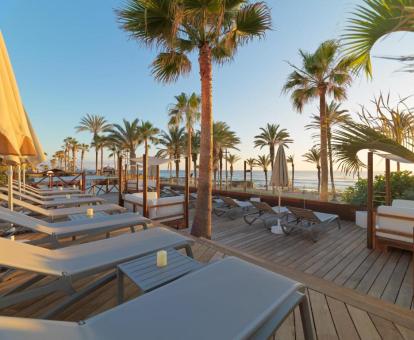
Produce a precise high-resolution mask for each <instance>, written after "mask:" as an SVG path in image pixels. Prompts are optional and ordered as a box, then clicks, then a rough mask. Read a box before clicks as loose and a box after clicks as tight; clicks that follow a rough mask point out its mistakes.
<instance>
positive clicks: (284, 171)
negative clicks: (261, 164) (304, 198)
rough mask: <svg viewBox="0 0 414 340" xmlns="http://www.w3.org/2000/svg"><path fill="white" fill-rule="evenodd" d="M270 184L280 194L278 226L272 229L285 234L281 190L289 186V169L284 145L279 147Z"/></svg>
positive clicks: (274, 231) (276, 232)
mask: <svg viewBox="0 0 414 340" xmlns="http://www.w3.org/2000/svg"><path fill="white" fill-rule="evenodd" d="M270 184H271V185H272V186H275V187H277V188H278V194H279V214H278V218H277V225H276V226H273V227H272V232H273V233H275V234H281V233H282V232H283V231H282V228H281V225H280V209H281V195H282V192H281V189H282V188H284V187H287V186H288V185H289V175H288V167H287V161H286V155H285V149H284V147H283V145H279V148H278V149H277V153H276V158H275V163H274V164H273V171H272V178H271V179H270Z"/></svg>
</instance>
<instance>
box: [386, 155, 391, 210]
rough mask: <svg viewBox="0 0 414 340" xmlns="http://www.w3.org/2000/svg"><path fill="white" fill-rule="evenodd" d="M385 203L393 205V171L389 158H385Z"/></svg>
mask: <svg viewBox="0 0 414 340" xmlns="http://www.w3.org/2000/svg"><path fill="white" fill-rule="evenodd" d="M385 205H391V171H390V160H389V159H388V158H386V159H385Z"/></svg>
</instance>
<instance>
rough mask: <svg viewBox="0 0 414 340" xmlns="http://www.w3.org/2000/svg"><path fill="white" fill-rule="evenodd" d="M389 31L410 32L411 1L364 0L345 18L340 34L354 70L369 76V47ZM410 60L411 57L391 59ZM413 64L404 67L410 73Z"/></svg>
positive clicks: (413, 25) (412, 24)
mask: <svg viewBox="0 0 414 340" xmlns="http://www.w3.org/2000/svg"><path fill="white" fill-rule="evenodd" d="M393 32H414V1H413V0H364V5H358V7H357V9H356V10H355V11H354V12H353V17H352V18H351V19H350V20H349V25H348V27H347V28H346V31H345V34H344V35H343V40H344V45H345V48H346V52H347V53H348V55H350V56H352V57H353V58H354V59H355V62H354V64H355V66H356V67H357V69H358V70H359V69H364V70H365V72H366V73H367V74H368V75H369V76H372V65H371V50H372V48H373V47H374V45H375V44H376V43H377V42H378V41H379V40H380V39H381V38H382V37H385V36H387V35H388V34H390V33H393ZM395 59H397V60H401V61H413V60H414V57H413V56H403V57H397V58H395ZM413 66H414V65H409V67H408V68H407V69H406V70H407V71H410V72H412V71H413Z"/></svg>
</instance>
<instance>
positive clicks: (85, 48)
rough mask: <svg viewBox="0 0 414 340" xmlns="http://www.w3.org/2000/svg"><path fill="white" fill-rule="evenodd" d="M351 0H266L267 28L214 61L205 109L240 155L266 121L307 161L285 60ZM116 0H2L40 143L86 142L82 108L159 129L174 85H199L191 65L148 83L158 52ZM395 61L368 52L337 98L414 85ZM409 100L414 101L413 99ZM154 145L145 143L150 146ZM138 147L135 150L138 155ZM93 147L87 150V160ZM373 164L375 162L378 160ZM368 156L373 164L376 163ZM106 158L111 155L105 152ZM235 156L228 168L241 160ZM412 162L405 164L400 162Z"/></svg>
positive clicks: (365, 100)
mask: <svg viewBox="0 0 414 340" xmlns="http://www.w3.org/2000/svg"><path fill="white" fill-rule="evenodd" d="M360 2H361V1H358V0H313V1H308V0H300V1H282V0H278V1H276V0H273V1H267V4H268V6H269V7H270V8H271V11H272V30H271V31H269V32H268V33H267V35H266V37H265V38H264V39H262V40H256V41H254V42H252V43H250V44H248V45H246V46H243V47H242V48H240V50H239V51H238V54H237V55H236V57H235V60H234V61H233V62H232V63H228V64H225V65H223V66H215V67H214V70H213V113H214V119H215V120H221V121H225V122H227V123H228V124H229V125H230V127H231V128H232V129H233V130H234V131H235V132H236V133H237V135H238V136H239V137H240V139H241V144H240V146H239V148H240V152H237V153H238V154H239V156H240V157H241V158H242V159H245V158H249V157H256V156H257V155H259V154H264V153H266V152H267V150H265V149H263V150H259V149H254V147H253V138H254V136H255V135H257V134H258V133H259V128H260V127H263V126H265V125H266V124H267V123H276V124H280V126H281V127H282V128H285V129H287V130H288V131H289V132H290V134H291V137H292V138H293V139H294V143H293V144H292V145H291V146H290V147H289V150H287V154H293V155H295V163H296V164H295V165H296V168H297V169H298V170H308V169H313V165H312V164H309V163H306V162H304V161H303V158H302V157H301V155H302V154H303V153H305V152H306V151H307V150H308V149H309V148H310V147H311V146H312V145H313V144H314V142H313V140H312V138H311V135H312V132H311V131H306V130H305V129H304V125H306V124H307V123H308V122H309V117H310V115H311V114H313V113H315V112H316V109H317V103H316V102H314V103H310V104H309V105H307V106H306V107H305V109H304V112H303V113H302V114H299V113H297V112H296V111H295V110H294V109H293V108H292V105H291V101H290V98H289V96H288V95H286V94H282V93H281V89H282V86H283V84H284V82H285V81H286V78H287V76H288V74H289V73H290V72H291V71H292V69H291V67H290V66H289V65H288V63H287V62H290V63H293V64H299V62H300V58H299V56H298V49H302V50H305V51H310V52H312V51H314V50H315V49H316V48H317V47H318V45H319V44H320V43H321V42H323V41H325V40H327V39H334V38H338V37H339V36H340V35H341V34H342V33H343V31H344V27H345V25H346V19H347V18H349V16H350V14H349V13H350V12H351V11H352V10H353V9H354V8H355V6H356V4H358V3H360ZM123 3H124V1H121V0H88V1H85V0H71V1H50V0H24V1H23V0H1V1H0V30H1V31H2V33H3V35H4V38H5V41H6V45H7V48H8V52H9V55H10V58H11V62H12V65H13V68H14V71H15V75H16V78H17V82H18V85H19V89H20V94H21V97H22V99H23V102H24V105H25V107H26V110H27V111H28V113H29V116H30V119H31V121H32V124H33V126H34V128H35V130H36V131H37V133H38V136H39V138H40V140H41V142H42V145H43V147H44V149H45V151H46V152H47V153H48V154H49V155H51V154H53V153H54V152H55V151H57V150H58V149H59V147H60V146H61V144H62V140H63V139H64V138H65V137H67V136H73V137H75V138H76V139H78V140H79V141H80V142H85V143H89V142H90V140H91V136H90V135H89V134H88V133H76V132H75V128H74V127H75V126H76V125H77V124H78V122H79V121H80V119H81V117H82V116H84V115H85V114H86V113H91V114H100V115H103V116H105V117H106V118H107V120H108V121H109V122H114V123H120V122H121V121H122V119H123V118H125V119H128V120H132V119H135V118H139V119H143V120H149V121H151V122H152V123H153V124H154V125H156V126H157V127H158V128H160V129H166V124H167V121H168V119H167V108H168V106H169V105H170V104H171V103H173V101H174V96H175V95H177V94H179V93H181V92H187V93H191V92H198V93H199V91H200V81H199V74H198V64H197V59H196V56H193V58H192V60H193V71H192V73H191V75H190V76H188V77H185V78H181V79H179V81H177V82H176V83H174V84H168V85H163V84H160V83H158V82H156V81H155V80H154V79H153V78H152V76H151V74H150V69H149V65H150V63H151V61H152V60H153V59H154V57H155V56H156V52H157V51H156V50H151V49H148V48H146V47H143V46H141V45H139V44H138V43H137V42H136V41H133V40H131V39H129V37H128V35H127V34H126V33H125V32H123V31H122V30H121V29H120V28H119V24H118V23H117V20H116V15H115V12H114V10H115V9H117V8H120V7H121V6H122V4H123ZM412 46H414V34H412V33H410V34H409V33H406V34H394V35H392V36H390V37H387V38H386V39H384V40H382V41H380V42H379V43H377V44H376V46H375V48H374V51H373V52H374V53H373V54H374V55H377V56H385V55H386V56H389V55H394V56H395V55H404V54H410V53H411V54H412V53H413V50H412ZM400 67H401V65H400V64H399V63H396V62H393V61H387V60H383V59H379V58H374V59H373V69H374V77H373V79H372V80H368V79H366V78H365V77H364V76H360V77H358V78H356V79H355V80H354V82H353V84H352V87H351V88H350V89H349V91H348V100H347V101H345V102H344V103H343V107H344V108H346V109H348V110H350V112H351V113H353V112H356V111H357V110H358V109H359V107H360V105H366V106H368V107H369V106H370V100H371V99H372V98H373V96H374V95H378V94H379V92H380V91H383V92H384V93H388V92H389V91H390V92H391V96H392V97H393V98H395V100H397V99H398V98H399V97H406V96H410V95H413V94H414V75H413V74H409V73H402V72H398V69H399V68H400ZM409 101H410V104H412V105H413V106H414V101H413V100H412V98H410V99H409ZM155 151H156V149H155V147H153V148H152V152H155ZM141 152H142V148H140V149H138V152H137V153H138V154H140V153H141ZM93 157H94V153H93V152H90V153H89V155H88V156H87V160H88V162H89V163H88V165H89V166H91V167H92V164H93V162H92V160H93ZM377 163H378V165H380V164H381V161H379V160H378V161H377ZM377 163H376V164H377ZM105 164H112V161H105ZM242 167H243V164H242V162H239V163H238V164H237V166H236V169H242ZM404 168H407V169H410V170H414V167H412V166H403V169H404Z"/></svg>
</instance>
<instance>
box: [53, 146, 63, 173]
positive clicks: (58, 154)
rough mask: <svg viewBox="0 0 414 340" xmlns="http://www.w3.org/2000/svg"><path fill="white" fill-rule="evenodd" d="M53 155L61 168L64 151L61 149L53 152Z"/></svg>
mask: <svg viewBox="0 0 414 340" xmlns="http://www.w3.org/2000/svg"><path fill="white" fill-rule="evenodd" d="M54 157H55V158H56V159H57V160H58V162H59V165H58V167H59V169H63V160H64V159H65V151H63V150H59V151H56V152H55V154H54Z"/></svg>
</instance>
